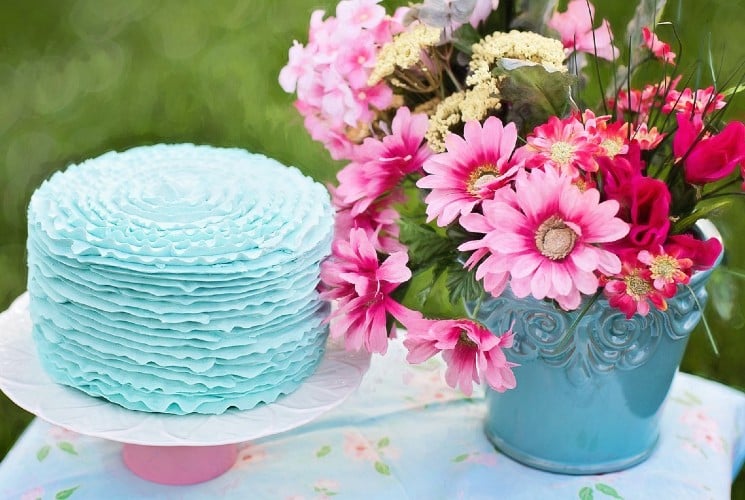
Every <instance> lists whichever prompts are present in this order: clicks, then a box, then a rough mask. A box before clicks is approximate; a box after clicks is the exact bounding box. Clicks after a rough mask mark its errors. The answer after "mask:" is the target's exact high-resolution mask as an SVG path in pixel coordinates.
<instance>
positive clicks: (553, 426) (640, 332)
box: [478, 221, 719, 474]
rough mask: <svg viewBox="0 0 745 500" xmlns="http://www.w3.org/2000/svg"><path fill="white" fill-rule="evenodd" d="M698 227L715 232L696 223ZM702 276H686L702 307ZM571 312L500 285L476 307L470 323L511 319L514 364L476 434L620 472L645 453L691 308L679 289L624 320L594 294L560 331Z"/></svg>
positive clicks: (581, 468) (521, 450) (543, 457)
mask: <svg viewBox="0 0 745 500" xmlns="http://www.w3.org/2000/svg"><path fill="white" fill-rule="evenodd" d="M699 229H700V231H701V233H702V234H703V236H704V237H705V238H709V237H719V235H718V233H717V231H716V228H714V226H713V225H711V224H710V223H708V222H706V221H704V222H703V223H699ZM710 274H711V271H706V272H699V273H696V274H695V275H694V276H693V277H692V278H691V283H690V286H691V288H692V289H693V290H694V291H695V293H696V296H697V298H698V301H699V303H700V304H701V305H702V306H703V305H704V304H705V302H706V297H707V293H706V290H705V288H704V285H705V284H706V282H707V281H708V278H709V276H710ZM583 306H584V304H583ZM580 310H582V307H580V308H579V309H578V310H577V311H573V312H565V311H563V310H561V309H559V308H558V307H555V306H554V305H552V303H550V302H548V301H540V300H535V299H533V298H530V297H529V298H525V299H518V298H515V297H514V296H513V295H512V294H511V293H510V292H509V290H506V291H505V293H504V294H503V295H502V296H500V297H499V298H491V297H490V298H489V299H488V300H485V301H484V302H483V303H482V305H481V308H480V310H479V313H478V319H479V320H480V321H482V322H483V323H484V324H485V325H486V326H488V327H489V328H490V329H491V330H492V331H494V332H503V331H506V330H507V329H508V328H509V327H510V325H511V324H512V322H513V321H514V322H515V324H514V332H515V343H514V346H513V347H512V348H511V349H510V350H509V351H508V352H507V357H508V359H509V360H510V361H513V362H516V363H519V364H520V366H519V367H517V368H515V376H516V377H517V388H516V389H513V390H511V391H507V392H505V393H498V392H496V391H493V390H490V389H487V394H486V402H487V405H488V413H487V417H486V425H485V430H486V434H487V436H488V437H489V439H490V440H491V441H492V443H493V444H494V445H495V446H496V447H497V448H498V449H499V450H500V451H502V452H503V453H505V454H506V455H509V456H510V457H512V458H514V459H516V460H518V461H519V462H522V463H524V464H526V465H529V466H531V467H535V468H539V469H544V470H548V471H552V472H559V473H564V474H596V473H602V472H611V471H616V470H621V469H625V468H627V467H630V466H632V465H635V464H637V463H639V462H641V461H643V460H644V459H645V458H647V457H648V456H649V455H650V454H651V453H652V451H653V450H654V447H655V444H656V443H657V439H658V436H659V419H660V414H661V410H662V405H663V403H664V401H665V398H666V397H667V393H668V390H669V389H670V384H671V382H672V379H673V376H674V375H675V372H676V370H677V368H678V365H679V364H680V361H681V358H682V357H683V352H684V351H685V348H686V344H687V342H688V337H689V335H690V333H691V331H692V330H693V329H694V327H695V326H696V324H698V322H699V320H700V318H701V311H700V310H699V308H698V306H697V305H696V301H695V300H694V299H693V297H692V296H691V294H690V292H689V291H688V290H687V289H685V288H681V289H679V291H678V293H677V294H676V296H675V297H674V298H673V299H671V300H669V301H668V310H667V311H665V312H660V311H658V310H656V309H655V308H654V307H653V308H652V311H651V312H650V313H649V315H647V316H645V317H642V316H639V315H635V316H634V317H633V318H632V319H631V320H626V318H625V316H624V315H623V313H621V312H620V311H618V310H617V309H614V308H612V307H610V306H609V305H608V302H607V301H606V300H605V299H603V298H601V299H599V300H597V301H596V302H595V303H594V304H593V305H592V306H591V307H590V308H589V310H588V312H587V314H586V315H585V316H584V317H583V318H582V319H581V320H580V322H579V324H578V326H577V328H576V329H575V331H574V333H573V334H572V335H567V331H568V329H569V327H570V325H571V324H572V322H573V321H574V320H575V318H577V316H578V315H579V311H580Z"/></svg>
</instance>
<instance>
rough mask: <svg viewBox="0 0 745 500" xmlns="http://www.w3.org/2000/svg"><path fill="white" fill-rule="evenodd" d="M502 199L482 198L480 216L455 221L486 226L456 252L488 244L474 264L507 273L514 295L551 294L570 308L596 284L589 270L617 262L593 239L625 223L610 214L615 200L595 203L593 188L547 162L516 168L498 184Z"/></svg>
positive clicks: (620, 233)
mask: <svg viewBox="0 0 745 500" xmlns="http://www.w3.org/2000/svg"><path fill="white" fill-rule="evenodd" d="M502 193H504V194H503V197H504V198H507V197H508V196H509V197H511V198H512V200H511V201H509V202H505V200H504V199H502V200H498V199H495V200H493V201H492V200H489V201H485V202H484V203H483V205H482V211H483V215H481V214H476V213H473V214H468V215H466V216H463V217H462V218H461V225H462V226H463V227H464V228H465V229H467V230H469V231H472V232H484V231H483V230H484V229H487V228H489V227H493V228H495V229H493V230H489V231H488V232H487V233H486V235H485V236H484V238H483V239H482V240H480V241H478V242H475V241H471V242H467V243H464V244H463V245H461V246H460V249H461V250H474V249H477V248H480V247H481V248H487V249H488V251H489V253H490V255H489V258H487V259H486V260H484V262H482V263H481V264H480V267H484V266H487V267H488V268H489V269H488V272H491V273H504V272H509V273H510V278H511V279H510V285H511V287H512V291H513V293H514V294H515V295H516V296H517V297H526V296H528V295H531V294H532V295H533V297H535V298H536V299H539V300H540V299H544V298H551V299H555V300H556V301H557V302H558V303H559V305H560V306H561V307H562V308H564V309H566V310H572V309H576V308H577V307H578V306H579V304H580V301H581V297H580V293H584V294H592V293H595V291H596V290H597V288H598V278H597V276H596V274H595V273H596V271H599V272H601V273H604V274H615V273H618V272H619V271H620V270H621V261H620V260H619V259H618V257H617V256H616V255H615V254H613V253H611V252H610V251H608V250H605V249H603V248H601V247H599V246H597V245H599V244H603V243H609V242H613V241H617V240H619V239H621V238H623V237H624V236H625V235H626V234H627V233H628V231H629V226H628V224H626V223H625V222H624V221H622V220H621V219H619V218H617V217H615V215H616V213H617V212H618V208H619V205H618V202H616V201H614V200H608V201H604V202H602V203H601V202H600V193H599V192H598V190H597V189H594V188H591V189H587V190H585V191H584V192H583V191H580V189H579V188H577V187H576V186H574V185H573V184H572V183H571V179H569V177H567V176H564V175H559V174H558V173H557V172H556V171H555V170H554V169H552V168H551V167H547V168H546V170H545V171H542V170H534V171H532V172H531V173H530V174H528V173H526V172H525V171H521V172H519V173H518V175H517V179H516V180H515V190H514V191H512V190H511V189H505V190H501V191H500V194H502Z"/></svg>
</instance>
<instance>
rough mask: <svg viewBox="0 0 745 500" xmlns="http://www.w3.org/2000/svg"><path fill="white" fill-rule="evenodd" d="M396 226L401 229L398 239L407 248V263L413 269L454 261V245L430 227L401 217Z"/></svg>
mask: <svg viewBox="0 0 745 500" xmlns="http://www.w3.org/2000/svg"><path fill="white" fill-rule="evenodd" d="M398 225H399V227H400V228H401V231H400V236H399V238H400V240H401V243H403V244H404V245H406V246H407V247H408V248H409V261H410V262H411V265H412V266H413V267H414V268H418V267H422V266H428V265H430V264H433V263H434V262H435V261H437V260H442V259H445V258H447V259H448V260H453V259H454V256H453V253H454V251H455V247H454V243H453V242H452V241H451V240H450V239H448V238H447V237H446V236H445V235H442V234H439V233H437V231H435V230H434V228H432V226H429V225H427V224H422V223H420V222H418V221H415V220H412V219H410V218H408V217H402V218H401V219H400V220H399V223H398Z"/></svg>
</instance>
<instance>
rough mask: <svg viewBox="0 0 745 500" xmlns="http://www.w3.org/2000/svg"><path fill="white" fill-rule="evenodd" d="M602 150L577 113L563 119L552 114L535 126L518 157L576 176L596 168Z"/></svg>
mask: <svg viewBox="0 0 745 500" xmlns="http://www.w3.org/2000/svg"><path fill="white" fill-rule="evenodd" d="M602 151H603V150H602V149H601V148H600V145H599V144H598V142H597V141H596V140H595V137H594V135H593V134H590V133H588V132H587V131H586V130H585V127H584V125H583V124H582V122H580V121H579V120H578V119H577V118H576V117H574V116H570V117H569V118H566V119H564V120H561V119H559V118H558V117H556V116H552V117H551V118H549V120H548V122H547V123H546V124H545V125H541V126H540V127H536V129H535V130H534V131H533V133H532V134H531V135H529V136H528V144H527V145H525V146H523V147H521V148H519V149H518V150H517V151H516V152H515V157H516V160H517V161H524V162H525V166H526V167H528V168H540V167H543V166H551V167H554V168H556V169H557V170H559V171H560V172H562V173H564V174H567V175H569V176H570V177H572V178H574V177H578V176H579V174H580V171H585V172H596V171H597V170H598V163H597V162H596V161H595V155H597V154H599V153H602Z"/></svg>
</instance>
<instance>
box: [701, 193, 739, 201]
mask: <svg viewBox="0 0 745 500" xmlns="http://www.w3.org/2000/svg"><path fill="white" fill-rule="evenodd" d="M727 196H745V192H734V193H718V194H711V193H706V194H705V195H703V196H702V197H701V199H702V200H711V199H713V198H724V197H727Z"/></svg>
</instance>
